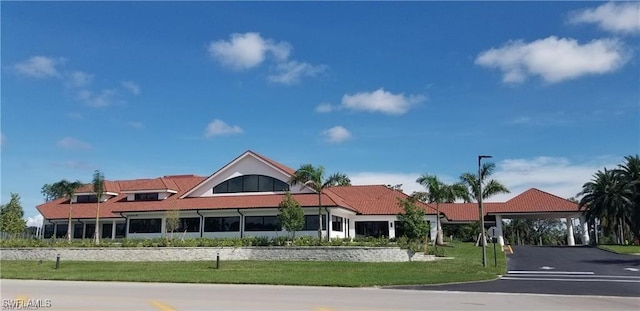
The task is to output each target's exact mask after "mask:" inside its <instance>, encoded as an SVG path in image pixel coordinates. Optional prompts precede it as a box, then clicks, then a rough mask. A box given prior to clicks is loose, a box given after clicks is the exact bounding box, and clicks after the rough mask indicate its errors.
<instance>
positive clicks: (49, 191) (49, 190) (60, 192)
mask: <svg viewBox="0 0 640 311" xmlns="http://www.w3.org/2000/svg"><path fill="white" fill-rule="evenodd" d="M60 186H61V185H60V182H57V183H53V184H44V185H43V186H42V188H40V193H42V195H43V196H44V201H45V202H49V201H53V200H56V199H59V198H62V197H64V195H65V194H64V189H62V188H61V187H60Z"/></svg>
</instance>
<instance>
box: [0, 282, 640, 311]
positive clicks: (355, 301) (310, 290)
mask: <svg viewBox="0 0 640 311" xmlns="http://www.w3.org/2000/svg"><path fill="white" fill-rule="evenodd" d="M0 289H1V294H2V303H3V307H4V308H3V309H4V310H10V308H7V307H6V305H5V303H12V302H15V301H16V300H17V299H26V301H32V302H33V301H47V302H48V303H50V306H49V307H42V308H38V309H31V310H47V311H49V310H71V311H75V310H77V311H80V310H82V311H92V310H93V311H97V310H132V311H133V310H140V311H144V310H159V311H187V310H230V311H234V310H261V311H268V310H311V311H343V310H345V311H346V310H356V311H357V310H369V311H372V310H394V311H402V310H492V311H497V310H518V311H522V310H581V311H584V310H598V311H602V310H637V309H638V308H637V306H639V305H640V298H624V297H582V296H560V295H550V296H540V295H523V294H496V293H491V294H487V293H461V292H429V291H416V290H396V289H380V288H335V287H297V286H256V285H220V284H167V283H120V282H75V281H39V280H1V288H0ZM14 310H15V308H14ZM22 310H27V309H25V308H23V309H22Z"/></svg>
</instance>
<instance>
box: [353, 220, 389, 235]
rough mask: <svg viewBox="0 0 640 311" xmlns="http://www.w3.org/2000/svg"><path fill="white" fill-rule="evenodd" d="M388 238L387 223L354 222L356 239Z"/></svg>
mask: <svg viewBox="0 0 640 311" xmlns="http://www.w3.org/2000/svg"><path fill="white" fill-rule="evenodd" d="M360 236H363V237H368V236H372V237H377V238H379V237H388V236H389V222H388V221H356V237H360Z"/></svg>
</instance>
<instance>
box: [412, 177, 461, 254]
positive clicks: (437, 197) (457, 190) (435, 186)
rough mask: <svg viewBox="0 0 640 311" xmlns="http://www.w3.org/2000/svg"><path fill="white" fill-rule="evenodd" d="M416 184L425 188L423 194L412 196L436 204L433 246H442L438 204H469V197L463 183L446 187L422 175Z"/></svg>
mask: <svg viewBox="0 0 640 311" xmlns="http://www.w3.org/2000/svg"><path fill="white" fill-rule="evenodd" d="M416 182H417V183H419V184H420V185H422V186H424V187H425V190H426V191H424V192H416V193H414V194H413V196H414V197H416V198H417V199H419V200H421V201H424V202H427V203H435V204H436V215H437V217H436V232H437V234H436V240H435V245H442V244H444V243H443V241H442V226H441V225H440V203H453V202H454V201H455V200H457V199H462V200H464V201H465V202H469V200H470V197H469V194H468V193H467V189H466V187H465V185H464V184H463V183H460V182H459V183H455V184H452V185H448V184H445V183H443V182H442V181H440V180H439V179H438V177H437V176H435V175H429V174H422V176H420V177H418V179H416Z"/></svg>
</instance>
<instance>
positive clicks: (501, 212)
mask: <svg viewBox="0 0 640 311" xmlns="http://www.w3.org/2000/svg"><path fill="white" fill-rule="evenodd" d="M483 209H484V213H485V215H484V217H485V224H486V225H488V226H495V235H496V236H497V238H498V243H500V245H504V235H503V232H502V219H521V218H524V219H545V218H554V219H558V218H564V219H565V220H566V224H567V245H575V239H574V236H573V220H574V219H580V226H582V230H581V231H582V233H583V236H582V241H583V242H584V243H585V244H588V243H589V234H588V232H589V231H588V227H587V222H586V219H585V218H584V214H583V212H584V211H583V210H580V209H578V204H577V203H575V202H572V201H569V200H567V199H564V198H561V197H558V196H556V195H553V194H550V193H548V192H544V191H542V190H538V189H536V188H531V189H529V190H527V191H525V192H523V193H521V194H519V195H517V196H515V197H513V198H512V199H510V200H508V201H506V202H501V203H483ZM440 211H441V213H442V214H443V216H442V217H443V218H444V219H443V220H442V221H443V222H444V223H451V224H456V223H458V224H462V223H470V222H475V221H479V220H480V215H479V210H478V204H477V203H445V204H440Z"/></svg>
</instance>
